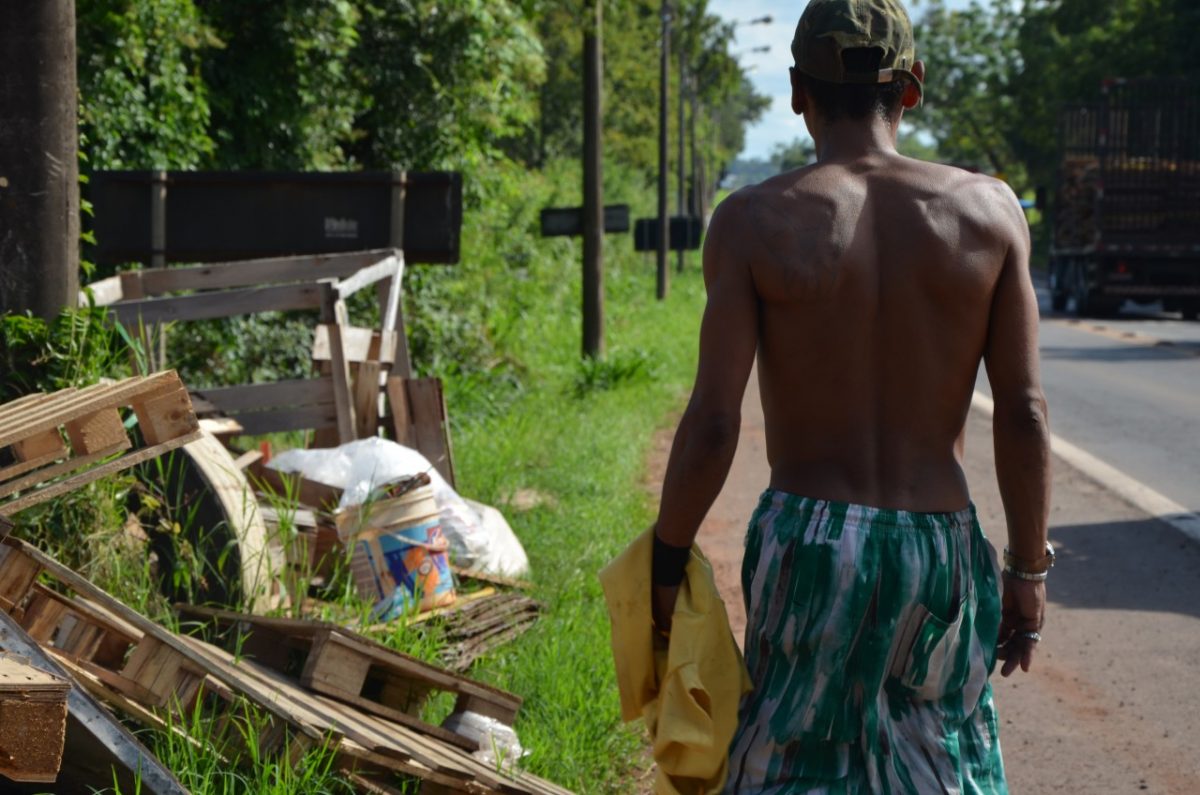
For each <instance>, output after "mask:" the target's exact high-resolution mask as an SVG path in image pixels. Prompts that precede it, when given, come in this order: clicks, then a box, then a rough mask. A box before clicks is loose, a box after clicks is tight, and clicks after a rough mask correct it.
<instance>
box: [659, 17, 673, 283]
mask: <svg viewBox="0 0 1200 795" xmlns="http://www.w3.org/2000/svg"><path fill="white" fill-rule="evenodd" d="M661 60H662V63H661V64H660V69H659V102H658V263H657V264H658V268H657V279H656V291H655V295H657V296H658V300H660V301H662V300H664V299H665V298H666V297H667V278H668V274H667V251H668V250H669V247H670V242H671V219H670V217H669V216H668V212H667V174H668V172H669V171H670V169H671V164H670V157H669V155H668V152H667V149H668V145H667V122H668V119H669V117H670V114H669V110H668V108H669V105H670V100H671V4H670V3H668V2H667V0H662V59H661Z"/></svg>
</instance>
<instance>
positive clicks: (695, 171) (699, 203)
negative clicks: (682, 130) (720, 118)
mask: <svg viewBox="0 0 1200 795" xmlns="http://www.w3.org/2000/svg"><path fill="white" fill-rule="evenodd" d="M699 94H700V87H699V86H698V85H697V84H696V78H695V75H693V76H692V84H691V86H689V93H688V97H689V99H690V100H691V105H692V115H691V116H690V118H689V119H688V138H689V139H691V142H692V199H691V207H690V208H689V209H690V212H692V213H695V215H696V217H697V218H699V219H700V228H701V229H704V228H705V225H706V219H705V215H706V213H705V207H704V203H705V202H704V163H703V162H701V159H700V150H699V149H698V148H697V147H696V116H697V115H698V114H699V111H700V98H699Z"/></svg>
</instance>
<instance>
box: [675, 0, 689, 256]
mask: <svg viewBox="0 0 1200 795" xmlns="http://www.w3.org/2000/svg"><path fill="white" fill-rule="evenodd" d="M681 21H682V20H681ZM679 29H680V35H679V163H678V164H677V166H676V169H675V173H676V182H677V184H676V186H675V207H676V209H677V210H678V215H680V216H681V217H682V216H686V215H687V211H686V209H685V208H684V206H683V192H684V190H685V186H684V182H685V181H686V180H687V170H686V169H685V168H684V144H685V138H684V128H683V125H684V107H683V103H684V101H685V100H684V93H683V92H684V86H685V85H687V42H686V40H685V39H684V35H683V25H682V24H681V25H680V26H679ZM683 257H684V251H683V248H682V247H680V249H679V258H678V260H676V263H675V270H676V271H678V272H679V273H683Z"/></svg>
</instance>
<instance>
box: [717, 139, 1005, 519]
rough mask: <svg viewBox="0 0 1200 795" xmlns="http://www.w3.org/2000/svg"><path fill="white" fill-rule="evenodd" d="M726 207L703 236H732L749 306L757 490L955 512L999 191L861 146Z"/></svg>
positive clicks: (963, 496)
mask: <svg viewBox="0 0 1200 795" xmlns="http://www.w3.org/2000/svg"><path fill="white" fill-rule="evenodd" d="M728 204H729V205H730V207H729V208H728V210H727V211H726V216H727V218H725V219H720V221H723V222H724V223H722V224H721V225H722V229H720V230H717V233H718V234H719V233H722V232H724V231H725V230H728V232H729V233H731V234H732V235H734V236H735V237H736V238H737V239H738V240H739V245H738V246H737V247H736V249H735V250H738V251H741V252H742V255H743V256H744V262H743V263H739V265H742V266H744V267H747V268H748V269H749V271H750V274H751V276H752V279H753V283H754V289H755V292H756V293H757V296H758V302H759V349H758V372H759V379H760V384H761V391H762V396H763V408H764V412H765V414H766V428H767V445H768V455H769V458H770V463H771V468H772V483H771V485H772V486H773V487H774V488H777V489H781V490H783V491H788V492H791V493H794V494H803V495H805V496H809V497H819V498H824V499H832V500H841V501H847V502H855V503H858V504H865V505H874V506H877V507H886V508H896V509H904V510H913V511H950V510H957V509H960V508H963V507H964V506H965V505H966V504H967V502H968V496H967V487H966V482H965V480H964V477H963V474H962V469H961V467H960V464H959V458H960V457H961V453H962V451H961V436H962V430H963V424H964V421H965V418H966V413H967V409H968V407H969V404H970V398H971V392H972V390H973V387H974V383H975V375H976V372H977V369H978V366H979V361H980V358H981V356H982V355H983V354H984V351H985V343H986V341H987V336H988V320H989V313H990V308H991V302H992V295H993V292H994V290H995V287H996V283H997V280H998V278H999V276H1000V273H1001V271H1002V269H1003V266H1004V262H1005V257H1006V254H1007V253H1008V250H1009V248H1010V240H1011V239H1012V234H1013V232H1012V225H1013V221H1014V219H1013V208H1014V207H1015V206H1016V203H1015V201H1014V199H1013V197H1012V194H1011V192H1010V191H1009V190H1008V188H1007V187H1005V186H1004V185H1003V184H1002V183H1000V182H998V181H997V180H993V179H991V178H988V177H981V176H978V175H974V174H970V173H968V172H966V171H963V170H961V169H956V168H951V167H948V166H940V165H936V164H930V163H922V162H920V161H916V160H912V159H909V158H905V157H902V156H900V155H896V154H887V153H876V154H871V155H869V156H866V157H861V158H858V159H855V160H852V161H848V162H833V163H822V164H819V165H814V166H810V167H808V168H805V169H801V170H800V171H796V172H792V173H789V174H785V175H782V176H780V177H776V178H774V179H772V180H769V181H767V182H765V183H763V184H762V185H759V186H756V187H754V188H750V189H747V190H745V191H742V192H741V193H739V194H738V195H737V196H735V197H733V199H732V200H731V201H730V202H728ZM1018 212H1019V210H1018Z"/></svg>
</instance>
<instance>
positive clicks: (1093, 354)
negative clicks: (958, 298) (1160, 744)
mask: <svg viewBox="0 0 1200 795" xmlns="http://www.w3.org/2000/svg"><path fill="white" fill-rule="evenodd" d="M1039 293H1040V294H1039V298H1040V299H1041V304H1042V325H1041V340H1040V342H1041V354H1042V382H1043V386H1044V388H1045V390H1046V399H1047V401H1048V402H1049V404H1050V426H1051V429H1052V430H1053V431H1054V433H1056V434H1057V435H1058V436H1061V437H1062V438H1064V439H1066V440H1067V441H1068V442H1071V443H1072V444H1074V445H1076V446H1077V447H1081V448H1083V449H1084V450H1086V451H1087V452H1089V453H1091V454H1092V455H1094V456H1096V457H1097V458H1099V459H1101V460H1102V461H1105V462H1106V463H1108V464H1110V465H1111V466H1113V467H1115V468H1117V469H1118V470H1120V471H1121V472H1123V473H1125V474H1126V475H1128V476H1129V477H1131V478H1133V479H1135V480H1137V481H1140V482H1141V483H1144V484H1145V485H1147V486H1149V487H1151V488H1152V489H1154V490H1156V491H1158V492H1160V493H1161V494H1163V495H1165V496H1167V497H1169V498H1171V499H1172V500H1174V501H1175V502H1177V503H1179V504H1181V505H1183V506H1185V507H1187V508H1188V509H1190V510H1192V511H1200V322H1195V321H1193V322H1188V321H1184V320H1180V319H1179V316H1178V315H1171V314H1163V313H1161V312H1156V311H1154V310H1153V309H1152V308H1150V309H1147V308H1145V307H1139V306H1138V305H1136V304H1132V303H1127V304H1126V305H1125V308H1124V309H1123V311H1122V312H1121V313H1120V314H1119V315H1118V316H1117V317H1114V318H1111V319H1105V320H1090V319H1089V320H1076V319H1074V318H1073V317H1071V316H1069V315H1066V314H1062V313H1053V312H1051V311H1050V309H1049V307H1050V302H1049V296H1048V294H1046V293H1045V292H1044V291H1039ZM977 388H978V389H979V391H980V392H983V393H984V394H987V395H989V396H990V394H991V393H990V390H989V388H988V384H987V377H986V374H985V373H984V372H983V371H982V369H981V371H980V378H979V381H978V384H977ZM1197 792H1200V785H1198V787H1197Z"/></svg>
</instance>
